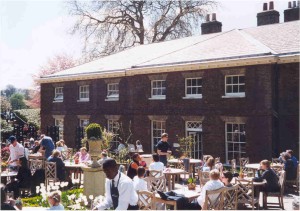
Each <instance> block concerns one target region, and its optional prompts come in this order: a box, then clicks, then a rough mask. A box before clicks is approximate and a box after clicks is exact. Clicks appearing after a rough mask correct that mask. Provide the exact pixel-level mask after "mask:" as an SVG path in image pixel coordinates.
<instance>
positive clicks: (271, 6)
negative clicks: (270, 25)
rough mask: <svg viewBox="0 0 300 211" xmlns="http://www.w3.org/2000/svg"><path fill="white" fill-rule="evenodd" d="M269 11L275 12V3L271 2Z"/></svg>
mask: <svg viewBox="0 0 300 211" xmlns="http://www.w3.org/2000/svg"><path fill="white" fill-rule="evenodd" d="M269 10H274V2H273V1H270V3H269Z"/></svg>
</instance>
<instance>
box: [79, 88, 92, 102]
mask: <svg viewBox="0 0 300 211" xmlns="http://www.w3.org/2000/svg"><path fill="white" fill-rule="evenodd" d="M83 88H84V89H85V90H84V91H82V90H81V89H83ZM78 89H79V90H78V91H79V93H78V94H79V96H78V98H79V100H77V102H88V101H90V85H81V86H79V87H78ZM81 94H87V95H88V97H84V98H83V97H81Z"/></svg>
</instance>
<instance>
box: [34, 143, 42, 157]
mask: <svg viewBox="0 0 300 211" xmlns="http://www.w3.org/2000/svg"><path fill="white" fill-rule="evenodd" d="M40 147H41V146H40V142H39V141H35V142H34V147H33V153H34V154H35V153H37V152H38V151H39V150H40Z"/></svg>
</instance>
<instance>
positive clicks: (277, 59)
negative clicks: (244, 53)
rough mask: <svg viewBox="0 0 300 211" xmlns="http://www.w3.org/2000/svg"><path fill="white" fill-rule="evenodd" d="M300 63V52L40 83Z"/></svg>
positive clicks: (49, 79)
mask: <svg viewBox="0 0 300 211" xmlns="http://www.w3.org/2000/svg"><path fill="white" fill-rule="evenodd" d="M299 61H300V52H295V53H293V54H289V53H287V54H281V55H261V56H255V57H247V58H241V57H237V58H230V59H228V58H227V59H226V58H224V59H219V60H213V61H211V60H202V61H192V62H186V63H180V64H168V65H166V64H165V65H156V66H146V67H137V68H128V69H126V70H117V71H105V72H100V73H99V72H98V73H93V72H91V73H85V74H80V75H63V76H51V77H44V78H40V79H39V80H38V81H39V83H58V82H66V81H82V80H91V79H100V78H116V77H125V76H133V75H142V74H153V73H166V72H178V71H191V70H203V69H215V68H228V67H239V66H251V65H262V64H275V63H278V64H284V63H295V62H299Z"/></svg>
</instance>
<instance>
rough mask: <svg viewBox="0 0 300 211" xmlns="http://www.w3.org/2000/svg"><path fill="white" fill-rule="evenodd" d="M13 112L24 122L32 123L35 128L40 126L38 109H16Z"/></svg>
mask: <svg viewBox="0 0 300 211" xmlns="http://www.w3.org/2000/svg"><path fill="white" fill-rule="evenodd" d="M15 113H16V115H18V116H19V117H20V118H21V119H22V120H24V121H25V122H27V123H29V124H31V125H34V126H35V127H36V128H37V129H38V128H40V125H41V116H40V109H21V110H16V111H15Z"/></svg>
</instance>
